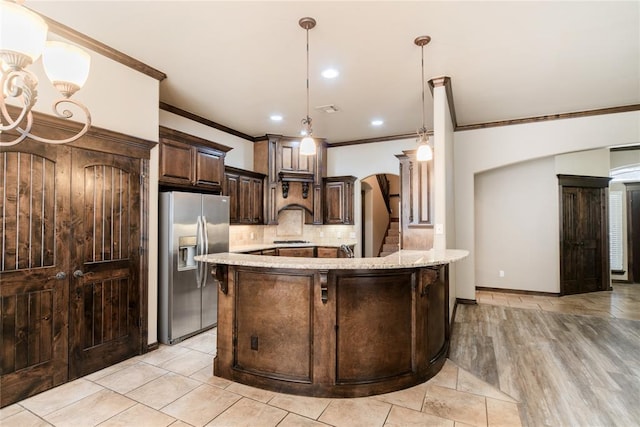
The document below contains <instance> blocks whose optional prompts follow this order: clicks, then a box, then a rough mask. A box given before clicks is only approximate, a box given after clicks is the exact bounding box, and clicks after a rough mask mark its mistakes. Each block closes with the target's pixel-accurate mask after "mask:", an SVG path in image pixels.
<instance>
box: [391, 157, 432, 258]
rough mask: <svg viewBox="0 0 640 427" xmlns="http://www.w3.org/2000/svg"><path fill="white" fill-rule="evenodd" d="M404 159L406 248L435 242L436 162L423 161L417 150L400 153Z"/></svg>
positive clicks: (402, 184)
mask: <svg viewBox="0 0 640 427" xmlns="http://www.w3.org/2000/svg"><path fill="white" fill-rule="evenodd" d="M396 157H397V158H398V160H399V161H400V200H401V205H400V210H401V212H400V215H401V216H402V220H401V224H402V230H400V231H401V238H402V242H401V247H402V249H431V247H432V245H433V191H432V189H433V168H432V165H433V162H432V161H426V162H419V161H418V160H417V159H416V151H415V150H407V151H403V154H398V155H396Z"/></svg>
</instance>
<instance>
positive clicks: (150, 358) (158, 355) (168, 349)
mask: <svg viewBox="0 0 640 427" xmlns="http://www.w3.org/2000/svg"><path fill="white" fill-rule="evenodd" d="M188 352H189V349H188V348H186V347H180V346H177V345H164V344H160V347H159V348H158V349H157V350H154V351H150V352H149V353H146V354H143V355H141V356H138V357H137V359H138V360H139V361H141V362H144V363H148V364H149V365H155V366H160V365H162V364H163V363H166V362H168V361H169V360H171V359H173V358H175V357H178V356H181V355H183V354H185V353H188Z"/></svg>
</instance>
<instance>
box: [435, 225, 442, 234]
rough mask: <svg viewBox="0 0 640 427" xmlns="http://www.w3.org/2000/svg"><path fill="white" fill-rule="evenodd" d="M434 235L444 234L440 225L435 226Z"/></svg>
mask: <svg viewBox="0 0 640 427" xmlns="http://www.w3.org/2000/svg"><path fill="white" fill-rule="evenodd" d="M436 234H444V226H443V225H442V224H436Z"/></svg>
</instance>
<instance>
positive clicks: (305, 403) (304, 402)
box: [269, 393, 331, 420]
mask: <svg viewBox="0 0 640 427" xmlns="http://www.w3.org/2000/svg"><path fill="white" fill-rule="evenodd" d="M329 403H331V399H323V398H319V397H306V396H296V395H293V394H282V393H277V394H276V395H275V396H274V397H273V399H271V400H270V401H269V405H271V406H276V407H278V408H281V409H284V410H285V411H289V412H295V413H296V414H299V415H302V416H303V417H307V418H313V419H314V420H317V419H318V417H319V416H320V415H321V414H322V411H324V410H325V409H327V406H329Z"/></svg>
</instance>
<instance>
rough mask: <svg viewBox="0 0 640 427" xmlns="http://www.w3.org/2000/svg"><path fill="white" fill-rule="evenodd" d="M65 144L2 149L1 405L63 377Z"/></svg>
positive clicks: (66, 214) (27, 143)
mask: <svg viewBox="0 0 640 427" xmlns="http://www.w3.org/2000/svg"><path fill="white" fill-rule="evenodd" d="M68 176H69V149H68V148H66V147H64V148H63V147H60V146H52V145H45V144H34V143H31V142H30V141H25V142H23V143H21V144H20V145H19V146H18V147H10V148H4V149H2V150H0V181H1V182H2V185H1V186H0V191H1V193H0V212H2V220H1V223H0V243H1V244H2V252H1V253H0V319H1V323H0V397H1V399H0V406H5V405H7V404H10V403H13V402H15V401H17V400H21V399H24V398H26V397H28V396H31V395H33V394H36V393H39V392H41V391H44V390H47V389H49V388H52V387H55V386H56V385H59V384H62V383H64V382H65V381H66V380H67V354H68V353H67V319H68V297H69V295H68V285H69V277H68V273H67V272H68V269H69V250H68V238H69V234H68V223H69V212H68V208H69V181H68V178H67V177H68Z"/></svg>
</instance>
